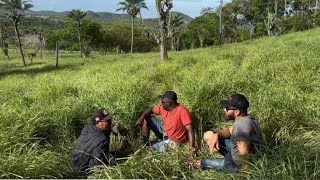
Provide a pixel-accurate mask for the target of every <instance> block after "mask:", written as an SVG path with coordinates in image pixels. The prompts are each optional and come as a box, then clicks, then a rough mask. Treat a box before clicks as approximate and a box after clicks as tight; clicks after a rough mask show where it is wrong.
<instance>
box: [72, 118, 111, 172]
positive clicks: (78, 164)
mask: <svg viewBox="0 0 320 180" xmlns="http://www.w3.org/2000/svg"><path fill="white" fill-rule="evenodd" d="M109 141H110V132H109V133H104V132H103V131H102V130H100V129H99V128H97V127H96V126H95V125H94V124H92V123H89V124H87V125H86V126H85V127H84V129H83V130H82V132H81V134H80V137H79V138H78V140H77V143H76V145H75V148H74V149H73V151H72V153H71V163H72V165H73V166H74V168H75V169H77V170H79V171H84V170H86V169H87V168H89V167H92V166H94V165H97V164H99V160H97V158H98V159H102V160H103V159H104V156H101V155H103V154H108V151H109Z"/></svg>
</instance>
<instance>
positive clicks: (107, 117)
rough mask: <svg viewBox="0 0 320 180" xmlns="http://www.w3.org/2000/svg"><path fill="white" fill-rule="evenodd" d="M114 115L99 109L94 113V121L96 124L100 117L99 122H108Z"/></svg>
mask: <svg viewBox="0 0 320 180" xmlns="http://www.w3.org/2000/svg"><path fill="white" fill-rule="evenodd" d="M113 115H114V114H112V113H110V112H109V111H108V110H107V109H105V108H99V109H97V110H96V111H94V112H93V113H92V121H95V122H96V118H97V117H98V118H99V120H98V121H103V122H107V121H110V120H111V118H112V116H113Z"/></svg>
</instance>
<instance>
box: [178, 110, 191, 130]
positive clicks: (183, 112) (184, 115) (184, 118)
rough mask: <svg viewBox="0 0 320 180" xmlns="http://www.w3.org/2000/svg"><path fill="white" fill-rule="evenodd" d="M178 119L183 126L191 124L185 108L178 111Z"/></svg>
mask: <svg viewBox="0 0 320 180" xmlns="http://www.w3.org/2000/svg"><path fill="white" fill-rule="evenodd" d="M180 118H181V122H182V125H183V126H186V125H188V124H191V117H190V113H189V111H188V110H187V109H186V108H182V109H181V111H180Z"/></svg>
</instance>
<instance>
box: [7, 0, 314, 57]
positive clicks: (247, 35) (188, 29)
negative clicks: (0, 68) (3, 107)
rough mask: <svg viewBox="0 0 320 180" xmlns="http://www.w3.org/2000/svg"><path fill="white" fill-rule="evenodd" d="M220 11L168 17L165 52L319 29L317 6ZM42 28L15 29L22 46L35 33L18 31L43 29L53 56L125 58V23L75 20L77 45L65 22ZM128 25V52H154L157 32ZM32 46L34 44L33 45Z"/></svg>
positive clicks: (253, 0)
mask: <svg viewBox="0 0 320 180" xmlns="http://www.w3.org/2000/svg"><path fill="white" fill-rule="evenodd" d="M220 7H221V6H220ZM220 7H218V8H217V9H212V8H207V9H203V10H202V13H201V16H199V17H196V18H195V19H192V20H191V21H190V22H189V23H188V24H187V25H185V24H184V23H185V21H184V19H183V18H182V17H181V16H180V15H179V14H175V15H172V16H170V17H169V18H168V19H167V23H168V26H167V31H166V36H167V39H168V40H167V41H166V44H167V49H171V50H175V51H177V50H183V49H192V48H199V47H207V46H212V45H218V44H219V42H220V41H221V43H233V42H241V41H244V40H247V39H251V38H259V37H263V36H272V35H280V34H285V33H288V32H292V31H303V30H307V29H310V28H314V27H317V26H319V25H320V10H319V4H318V0H233V1H232V2H230V3H227V4H224V5H223V6H222V8H220ZM220 14H221V16H220ZM220 18H221V19H220ZM220 20H221V21H220ZM2 21H3V22H2V24H4V26H3V28H2V33H3V34H4V35H3V36H7V37H8V39H11V41H9V42H10V43H11V46H15V45H14V34H13V32H12V30H7V29H6V27H10V26H11V24H10V22H7V21H5V20H2ZM35 22H38V23H35ZM39 22H41V23H39ZM43 22H45V21H43V20H39V18H35V17H24V19H23V20H22V21H21V23H20V24H19V26H20V28H21V29H22V33H21V34H22V36H23V37H24V41H23V42H25V41H27V39H28V37H29V36H30V35H35V36H37V34H38V33H39V32H38V31H37V29H39V27H33V28H32V29H24V28H23V27H24V25H27V24H39V25H38V26H42V29H43V32H42V33H43V34H42V35H43V41H44V44H45V46H44V48H45V49H47V50H54V49H55V47H56V43H58V44H59V47H60V49H62V50H66V51H80V47H79V46H80V45H81V43H82V50H83V53H84V54H85V55H86V56H88V55H89V54H90V52H92V51H97V52H100V53H101V54H104V55H105V54H107V53H127V52H130V42H131V38H132V37H131V35H132V34H131V33H132V27H131V24H130V23H129V22H128V21H124V22H116V23H113V24H111V25H103V24H102V23H101V22H99V21H94V20H92V19H88V18H86V17H85V18H84V19H83V20H81V34H80V36H81V37H82V38H81V43H80V44H79V38H78V37H79V34H78V32H77V28H76V23H75V22H74V21H72V20H71V19H68V18H65V19H63V20H60V21H57V20H51V19H50V18H49V19H48V21H47V23H46V24H45V23H43ZM134 22H135V27H134V42H133V43H134V44H133V52H150V51H159V48H158V47H159V39H160V32H159V28H158V27H154V26H149V25H148V24H147V23H144V22H143V20H140V19H138V18H135V20H134ZM220 23H221V24H220ZM52 26H54V28H52ZM46 27H50V28H46ZM220 27H221V29H220ZM6 31H7V33H5V32H6ZM10 32H11V33H10ZM10 43H9V46H10ZM12 44H13V45H12ZM23 45H24V46H27V44H23ZM28 45H29V46H30V43H29V44H28ZM37 46H38V44H35V45H34V47H37Z"/></svg>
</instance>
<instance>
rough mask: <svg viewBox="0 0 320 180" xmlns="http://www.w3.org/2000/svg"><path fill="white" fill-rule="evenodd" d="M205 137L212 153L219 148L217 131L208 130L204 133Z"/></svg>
mask: <svg viewBox="0 0 320 180" xmlns="http://www.w3.org/2000/svg"><path fill="white" fill-rule="evenodd" d="M203 139H204V141H205V142H206V143H207V145H208V147H209V152H210V153H213V152H216V151H218V150H219V136H218V134H217V133H213V131H207V132H205V133H204V135H203Z"/></svg>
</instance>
